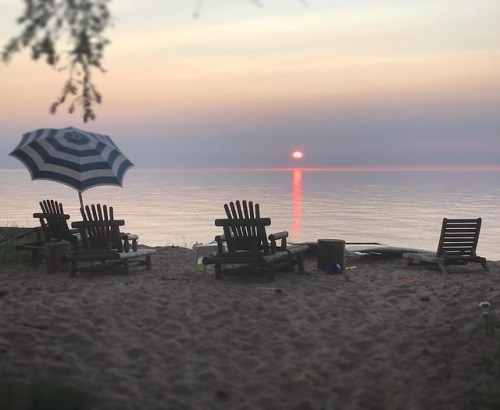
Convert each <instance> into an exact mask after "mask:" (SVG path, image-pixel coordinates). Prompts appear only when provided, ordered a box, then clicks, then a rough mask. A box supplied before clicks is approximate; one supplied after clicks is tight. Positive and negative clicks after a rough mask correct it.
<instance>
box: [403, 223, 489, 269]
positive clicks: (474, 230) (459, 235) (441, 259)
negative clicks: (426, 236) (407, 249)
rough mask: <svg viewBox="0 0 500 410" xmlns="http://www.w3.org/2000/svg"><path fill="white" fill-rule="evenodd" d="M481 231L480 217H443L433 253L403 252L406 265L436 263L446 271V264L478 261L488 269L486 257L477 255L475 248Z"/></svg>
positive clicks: (463, 263)
mask: <svg viewBox="0 0 500 410" xmlns="http://www.w3.org/2000/svg"><path fill="white" fill-rule="evenodd" d="M480 231H481V218H477V219H447V218H444V219H443V224H442V227H441V236H440V238H439V243H438V248H437V251H436V253H435V254H425V253H404V254H403V258H406V259H407V260H408V265H414V264H420V265H426V264H427V265H429V264H430V265H437V266H439V268H440V269H441V272H443V273H448V270H447V266H448V265H466V264H468V263H471V262H475V263H480V264H481V265H482V267H483V269H484V270H485V271H488V270H489V269H488V263H487V261H486V258H483V257H481V256H477V254H476V248H477V244H478V241H479V233H480Z"/></svg>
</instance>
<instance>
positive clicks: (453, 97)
mask: <svg viewBox="0 0 500 410" xmlns="http://www.w3.org/2000/svg"><path fill="white" fill-rule="evenodd" d="M155 3H158V5H155V6H154V7H151V6H150V5H149V2H148V5H147V6H146V5H145V3H144V2H141V1H139V0H119V1H118V0H114V1H112V2H111V3H110V9H111V12H112V14H113V16H114V24H113V27H112V28H111V29H110V30H109V31H108V32H107V36H108V37H109V39H110V40H111V44H110V45H109V46H108V48H107V49H106V53H105V58H104V61H103V63H104V67H105V69H106V73H103V74H101V73H95V75H94V81H95V84H96V85H97V87H98V89H99V91H100V92H101V93H102V94H103V102H102V104H100V105H97V106H96V107H95V109H96V114H97V119H96V120H95V121H93V122H88V123H83V120H82V115H81V111H77V112H76V113H75V114H71V115H70V114H67V113H66V110H67V107H66V106H62V107H60V108H59V111H58V113H57V114H56V115H52V114H50V113H49V112H48V110H49V106H50V104H51V103H52V102H53V101H54V100H55V99H56V98H57V96H58V95H59V92H60V90H61V87H62V85H63V83H64V81H65V80H66V73H65V72H60V71H57V70H54V69H52V68H50V67H47V66H46V65H45V64H43V62H41V61H40V62H34V61H32V60H31V59H30V55H29V51H28V50H26V51H24V52H23V53H22V54H19V55H16V56H14V58H13V59H12V61H11V62H9V63H8V64H7V65H6V64H1V63H0V151H1V152H3V153H4V154H1V155H0V168H22V167H23V166H22V165H21V164H20V163H19V162H18V161H17V160H16V159H14V158H12V157H9V156H8V153H9V152H11V151H12V149H14V148H15V146H16V145H17V143H18V142H19V140H20V138H21V135H22V134H23V133H25V132H28V131H31V130H33V129H37V128H42V127H54V128H59V127H66V126H74V127H77V128H82V129H86V130H92V131H96V132H99V133H103V134H107V135H109V136H111V137H112V138H113V140H114V141H115V143H116V144H117V145H118V146H119V147H120V148H121V149H122V151H123V152H124V153H125V154H126V155H127V157H129V158H130V160H131V161H132V162H133V163H134V164H135V165H136V166H137V167H140V168H179V167H188V168H189V167H201V168H205V167H219V168H220V167H287V166H297V165H298V164H299V162H300V164H299V165H300V166H304V167H353V168H356V167H415V166H418V167H436V166H438V167H439V166H453V167H461V166H464V167H472V168H474V167H483V166H497V167H499V168H500V115H499V111H500V24H499V22H500V1H498V0H419V1H415V0H342V1H340V0H307V1H300V0H260V3H262V5H263V6H262V7H257V6H256V4H255V2H253V1H252V0H231V1H229V0H204V1H203V3H202V8H201V12H200V13H199V15H198V17H195V16H194V14H195V11H196V9H197V3H198V0H192V1H191V0H164V1H162V2H155ZM23 7H24V4H23V2H22V1H19V0H0V43H2V44H5V43H6V42H7V41H8V40H9V38H11V37H12V36H14V35H15V34H16V33H17V32H18V31H19V27H18V26H17V25H16V24H15V20H16V18H17V17H18V16H19V15H20V14H21V13H22V12H23ZM295 149H301V150H303V152H304V157H303V158H302V159H301V160H292V159H291V152H292V151H293V150H295Z"/></svg>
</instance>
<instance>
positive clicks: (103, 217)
mask: <svg viewBox="0 0 500 410" xmlns="http://www.w3.org/2000/svg"><path fill="white" fill-rule="evenodd" d="M80 211H81V214H82V217H83V219H84V220H83V221H78V222H73V223H72V224H71V226H72V227H73V228H77V229H78V230H79V232H80V235H81V247H80V248H79V249H78V250H77V251H76V252H72V253H71V255H70V256H69V259H70V261H71V276H75V275H76V273H77V270H81V271H86V270H106V269H108V268H110V267H113V266H116V265H117V264H118V265H122V266H123V268H124V270H125V272H128V268H129V263H130V262H136V263H137V264H139V265H145V266H146V269H148V270H149V269H151V255H152V254H154V253H156V251H155V250H154V249H138V248H137V239H138V237H137V235H131V234H127V233H122V232H120V227H121V226H124V225H125V221H124V220H123V219H114V215H113V207H108V206H106V205H100V204H96V205H91V206H88V205H87V206H85V208H82V209H80ZM79 262H87V263H89V264H90V266H84V267H80V268H79V269H77V267H78V263H79ZM94 262H99V264H98V265H94V264H93V263H94Z"/></svg>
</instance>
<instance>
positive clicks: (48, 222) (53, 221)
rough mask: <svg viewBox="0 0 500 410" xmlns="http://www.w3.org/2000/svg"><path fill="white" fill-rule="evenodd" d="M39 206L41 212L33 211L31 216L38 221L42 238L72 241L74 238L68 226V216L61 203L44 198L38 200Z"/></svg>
mask: <svg viewBox="0 0 500 410" xmlns="http://www.w3.org/2000/svg"><path fill="white" fill-rule="evenodd" d="M40 208H41V209H42V212H35V213H34V214H33V217H34V218H38V220H39V221H40V226H41V228H42V233H43V240H44V241H46V242H49V241H63V240H66V241H69V242H73V239H74V238H73V235H72V233H71V232H70V229H69V227H68V219H69V218H70V216H69V215H67V214H65V213H64V210H63V206H62V204H61V203H59V202H57V201H54V200H51V199H46V200H43V201H41V202H40Z"/></svg>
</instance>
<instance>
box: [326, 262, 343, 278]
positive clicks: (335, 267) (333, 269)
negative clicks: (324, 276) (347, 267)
mask: <svg viewBox="0 0 500 410" xmlns="http://www.w3.org/2000/svg"><path fill="white" fill-rule="evenodd" d="M326 272H327V273H328V274H329V275H335V274H337V273H342V266H340V265H339V264H338V263H337V262H335V261H333V262H329V263H328V264H327V265H326Z"/></svg>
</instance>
